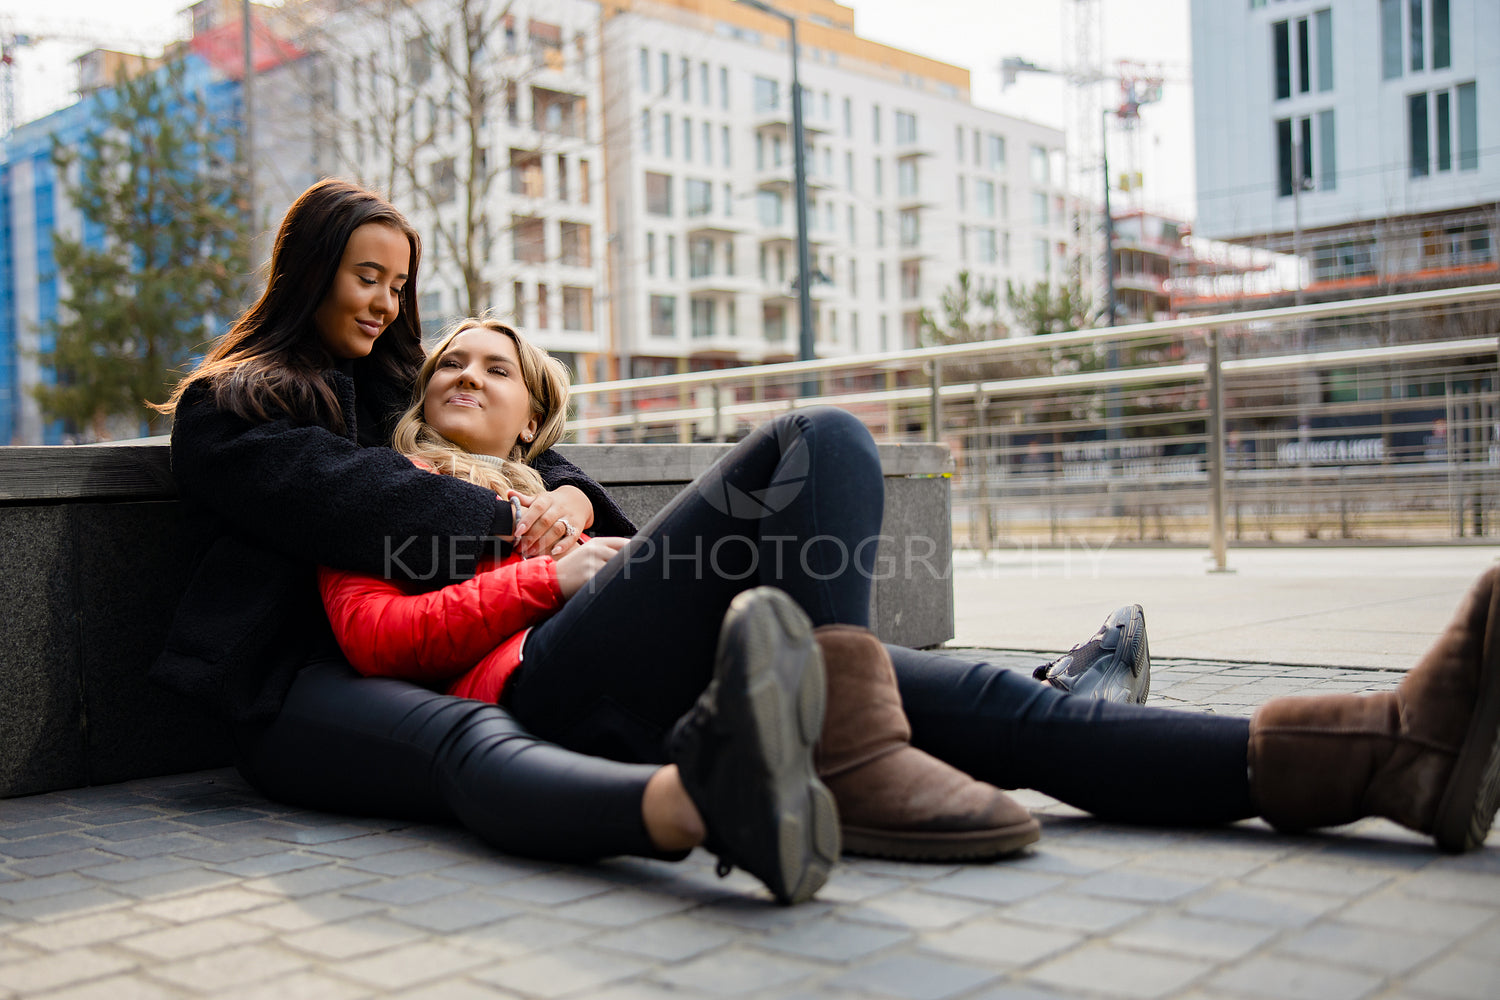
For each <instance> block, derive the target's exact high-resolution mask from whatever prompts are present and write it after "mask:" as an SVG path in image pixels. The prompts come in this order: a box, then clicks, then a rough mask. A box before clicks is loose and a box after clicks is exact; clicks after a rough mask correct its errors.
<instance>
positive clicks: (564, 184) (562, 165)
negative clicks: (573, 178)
mask: <svg viewBox="0 0 1500 1000" xmlns="http://www.w3.org/2000/svg"><path fill="white" fill-rule="evenodd" d="M557 200H558V201H567V200H568V158H567V156H566V155H564V154H562V153H558V154H557Z"/></svg>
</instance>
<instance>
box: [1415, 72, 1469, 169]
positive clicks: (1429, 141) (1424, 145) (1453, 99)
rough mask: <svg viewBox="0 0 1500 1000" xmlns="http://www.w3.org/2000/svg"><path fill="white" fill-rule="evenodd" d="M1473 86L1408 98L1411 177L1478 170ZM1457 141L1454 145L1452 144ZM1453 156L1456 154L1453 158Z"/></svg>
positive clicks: (1466, 85)
mask: <svg viewBox="0 0 1500 1000" xmlns="http://www.w3.org/2000/svg"><path fill="white" fill-rule="evenodd" d="M1477 96H1478V95H1477V93H1476V90H1475V86H1474V84H1473V83H1462V84H1459V85H1458V86H1456V87H1453V88H1452V89H1444V90H1435V91H1432V92H1431V93H1421V94H1411V95H1409V96H1408V97H1407V99H1406V101H1407V113H1406V127H1407V136H1408V149H1409V156H1410V175H1411V176H1412V177H1426V176H1428V174H1429V172H1431V171H1432V170H1434V169H1436V171H1437V172H1438V173H1447V172H1449V171H1451V170H1452V169H1453V167H1454V163H1455V162H1456V163H1457V165H1458V169H1459V170H1477V169H1479V108H1478V100H1477ZM1455 140H1456V141H1455ZM1455 153H1456V154H1457V155H1456V156H1455Z"/></svg>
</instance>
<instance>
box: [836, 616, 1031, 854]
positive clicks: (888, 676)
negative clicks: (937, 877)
mask: <svg viewBox="0 0 1500 1000" xmlns="http://www.w3.org/2000/svg"><path fill="white" fill-rule="evenodd" d="M813 637H814V638H815V639H816V640H817V642H818V645H819V646H820V647H821V648H822V650H823V665H824V669H825V671H826V674H827V679H828V709H827V714H826V716H825V717H824V720H823V738H822V740H821V741H820V742H819V744H818V751H817V765H818V777H820V778H822V779H823V783H824V784H826V785H827V786H828V788H829V790H830V791H832V792H833V797H834V799H835V801H837V802H838V806H839V820H840V822H841V823H842V826H843V834H844V851H845V853H848V854H866V855H871V856H873V857H881V858H900V859H904V860H908V861H948V860H958V859H980V858H996V857H1000V856H1002V855H1006V854H1012V853H1014V852H1016V851H1018V850H1020V849H1021V848H1022V847H1025V846H1026V845H1027V844H1030V843H1032V842H1034V841H1035V840H1036V839H1037V838H1038V837H1040V836H1041V833H1042V828H1041V825H1040V824H1039V823H1037V821H1036V820H1035V819H1034V818H1033V817H1032V815H1031V813H1029V812H1027V811H1026V810H1025V809H1024V808H1023V807H1022V806H1021V805H1020V804H1018V803H1017V802H1016V801H1015V800H1014V799H1012V798H1011V797H1010V796H1008V795H1006V794H1005V793H1004V792H1002V791H1000V790H999V789H998V788H995V787H993V786H991V785H987V784H985V783H984V782H982V781H975V780H974V779H973V778H970V777H969V776H968V775H966V774H964V773H963V772H962V771H960V770H958V769H957V768H954V767H950V766H948V765H947V764H945V763H943V762H942V761H940V760H938V759H937V758H936V757H932V756H930V755H928V754H925V753H923V752H922V751H920V750H918V749H916V748H915V747H913V746H912V745H911V743H910V740H911V725H910V723H908V722H907V721H906V713H905V712H903V711H902V710H901V694H900V692H899V691H898V690H897V689H896V671H895V668H894V667H892V665H891V658H890V656H889V655H888V654H887V653H886V651H885V647H884V646H883V645H881V642H880V640H879V639H877V638H876V637H875V635H874V633H872V632H870V631H869V630H868V629H862V628H857V627H855V626H853V625H825V626H823V627H821V628H818V629H814V630H813Z"/></svg>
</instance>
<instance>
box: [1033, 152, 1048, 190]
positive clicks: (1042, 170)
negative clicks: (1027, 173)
mask: <svg viewBox="0 0 1500 1000" xmlns="http://www.w3.org/2000/svg"><path fill="white" fill-rule="evenodd" d="M1031 183H1033V184H1041V185H1046V184H1050V183H1052V170H1051V165H1050V164H1049V163H1048V162H1047V150H1046V148H1045V147H1043V146H1032V147H1031Z"/></svg>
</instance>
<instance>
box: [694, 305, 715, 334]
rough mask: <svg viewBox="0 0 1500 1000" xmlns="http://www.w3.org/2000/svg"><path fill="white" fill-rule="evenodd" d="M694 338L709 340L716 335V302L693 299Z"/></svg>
mask: <svg viewBox="0 0 1500 1000" xmlns="http://www.w3.org/2000/svg"><path fill="white" fill-rule="evenodd" d="M692 310H693V337H694V338H697V339H707V338H709V337H712V336H713V335H714V313H715V312H716V310H715V309H714V300H713V299H693V300H692Z"/></svg>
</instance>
